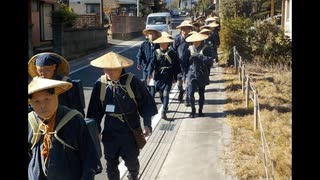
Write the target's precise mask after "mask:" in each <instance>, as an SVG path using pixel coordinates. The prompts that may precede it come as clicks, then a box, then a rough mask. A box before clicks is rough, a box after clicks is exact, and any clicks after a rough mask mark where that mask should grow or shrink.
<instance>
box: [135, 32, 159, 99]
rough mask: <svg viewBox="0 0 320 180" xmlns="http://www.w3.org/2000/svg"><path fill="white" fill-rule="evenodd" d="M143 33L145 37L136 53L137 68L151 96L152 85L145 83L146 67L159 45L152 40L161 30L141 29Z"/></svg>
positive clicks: (153, 92)
mask: <svg viewBox="0 0 320 180" xmlns="http://www.w3.org/2000/svg"><path fill="white" fill-rule="evenodd" d="M143 34H144V35H145V37H146V39H145V40H144V41H143V42H142V44H141V45H140V48H139V50H138V52H137V55H136V60H137V61H136V62H137V69H138V70H139V71H142V78H141V80H142V81H143V83H144V85H145V86H146V87H147V88H148V91H149V93H150V94H151V96H152V97H154V95H155V89H154V86H150V85H148V83H147V68H148V67H149V64H150V61H151V59H152V58H153V57H152V55H153V53H154V51H155V50H156V49H158V48H159V45H157V44H154V43H153V41H154V40H155V39H157V38H159V37H160V36H161V32H160V31H158V30H156V29H152V28H147V29H144V30H143Z"/></svg>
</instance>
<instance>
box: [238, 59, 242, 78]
mask: <svg viewBox="0 0 320 180" xmlns="http://www.w3.org/2000/svg"><path fill="white" fill-rule="evenodd" d="M241 68H242V62H241V57H240V58H239V65H238V69H239V70H238V71H239V81H240V82H241V75H242V74H241V73H242V70H241Z"/></svg>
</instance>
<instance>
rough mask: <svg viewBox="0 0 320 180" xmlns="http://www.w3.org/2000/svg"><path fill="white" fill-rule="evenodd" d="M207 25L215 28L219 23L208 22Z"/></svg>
mask: <svg viewBox="0 0 320 180" xmlns="http://www.w3.org/2000/svg"><path fill="white" fill-rule="evenodd" d="M208 26H210V27H211V28H216V27H218V26H219V24H217V23H216V22H212V23H210V24H208Z"/></svg>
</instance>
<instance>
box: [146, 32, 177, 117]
mask: <svg viewBox="0 0 320 180" xmlns="http://www.w3.org/2000/svg"><path fill="white" fill-rule="evenodd" d="M153 42H154V43H156V44H160V48H159V49H157V50H156V51H155V54H154V58H153V59H152V61H151V64H150V69H149V71H148V75H149V76H153V78H154V80H155V88H156V92H159V94H160V100H161V102H162V104H163V108H162V111H161V118H163V119H167V115H166V113H167V111H168V104H169V94H170V91H171V88H172V83H175V82H176V81H177V76H178V74H179V73H180V72H181V69H180V62H179V58H178V55H177V54H176V52H175V51H173V50H172V49H171V48H169V45H170V44H171V43H172V42H173V40H172V39H171V38H168V37H166V36H161V37H160V38H158V39H156V40H155V41H153Z"/></svg>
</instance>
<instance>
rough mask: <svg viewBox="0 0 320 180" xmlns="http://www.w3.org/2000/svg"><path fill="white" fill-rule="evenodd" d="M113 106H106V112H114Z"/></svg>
mask: <svg viewBox="0 0 320 180" xmlns="http://www.w3.org/2000/svg"><path fill="white" fill-rule="evenodd" d="M114 109H115V106H114V105H113V104H107V106H106V112H114Z"/></svg>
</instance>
